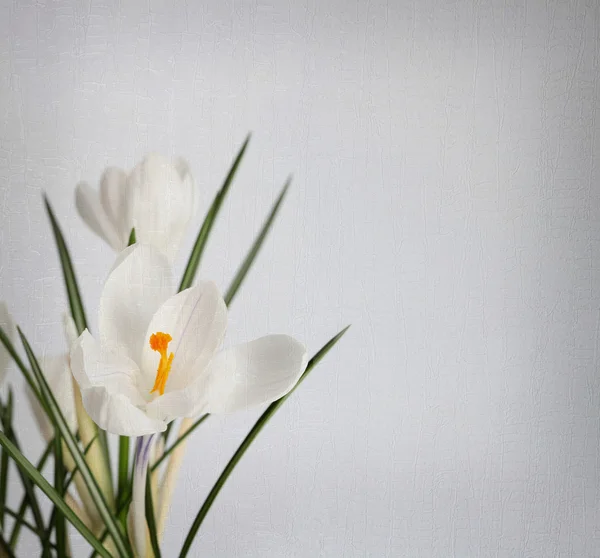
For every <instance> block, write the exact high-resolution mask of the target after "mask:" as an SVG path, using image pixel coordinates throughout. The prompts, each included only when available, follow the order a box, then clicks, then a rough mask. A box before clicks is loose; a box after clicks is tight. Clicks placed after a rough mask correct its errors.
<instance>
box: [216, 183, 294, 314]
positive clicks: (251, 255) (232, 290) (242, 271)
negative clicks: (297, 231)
mask: <svg viewBox="0 0 600 558" xmlns="http://www.w3.org/2000/svg"><path fill="white" fill-rule="evenodd" d="M291 182H292V178H291V177H290V178H288V179H287V181H286V183H285V184H284V186H283V188H282V190H281V193H280V194H279V196H278V197H277V199H276V200H275V203H274V204H273V207H272V209H271V212H270V213H269V215H268V217H267V219H266V220H265V222H264V224H263V226H262V228H261V229H260V232H259V233H258V236H257V237H256V240H255V241H254V243H253V244H252V247H251V248H250V251H249V252H248V254H247V255H246V258H245V259H244V261H243V262H242V265H241V266H240V268H239V269H238V271H237V273H236V274H235V277H234V278H233V281H232V282H231V285H230V286H229V289H227V293H226V294H225V304H227V306H229V305H230V304H231V301H232V300H233V297H234V296H235V295H236V293H237V292H238V289H239V288H240V287H241V285H242V282H243V281H244V279H245V278H246V274H247V273H248V271H249V270H250V267H252V264H253V263H254V260H255V259H256V256H257V255H258V252H259V251H260V248H261V246H262V245H263V242H264V241H265V238H266V237H267V234H269V231H270V230H271V227H272V226H273V222H274V221H275V217H277V213H278V212H279V208H280V207H281V204H282V202H283V199H284V198H285V195H286V194H287V191H288V188H289V187H290V184H291Z"/></svg>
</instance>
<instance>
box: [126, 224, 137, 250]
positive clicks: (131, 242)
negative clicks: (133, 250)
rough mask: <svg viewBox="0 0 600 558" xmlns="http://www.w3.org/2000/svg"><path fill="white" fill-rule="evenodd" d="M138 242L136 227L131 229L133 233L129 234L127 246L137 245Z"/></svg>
mask: <svg viewBox="0 0 600 558" xmlns="http://www.w3.org/2000/svg"><path fill="white" fill-rule="evenodd" d="M135 243H136V240H135V227H134V228H133V229H131V232H130V233H129V240H128V241H127V246H131V245H132V244H135Z"/></svg>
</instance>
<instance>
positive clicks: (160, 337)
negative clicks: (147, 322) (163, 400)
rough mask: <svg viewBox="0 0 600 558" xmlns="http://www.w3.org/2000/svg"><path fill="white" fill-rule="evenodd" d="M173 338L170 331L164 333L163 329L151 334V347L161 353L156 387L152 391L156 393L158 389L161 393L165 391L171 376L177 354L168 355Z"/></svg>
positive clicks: (155, 382)
mask: <svg viewBox="0 0 600 558" xmlns="http://www.w3.org/2000/svg"><path fill="white" fill-rule="evenodd" d="M172 340H173V338H172V337H171V336H170V335H169V334H168V333H163V332H162V331H157V332H156V333H153V334H152V335H151V336H150V348H151V349H152V350H153V351H156V352H157V353H159V354H160V361H159V363H158V369H157V370H156V379H155V380H154V387H153V388H152V391H151V392H150V393H154V392H155V391H158V393H160V395H163V394H164V393H165V385H166V384H167V378H168V377H169V372H170V371H171V364H172V363H173V357H174V356H175V355H174V354H173V353H171V354H170V355H169V356H167V349H168V348H169V343H170V342H171V341H172Z"/></svg>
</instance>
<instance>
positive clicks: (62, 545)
mask: <svg viewBox="0 0 600 558" xmlns="http://www.w3.org/2000/svg"><path fill="white" fill-rule="evenodd" d="M64 485H65V466H64V463H63V451H62V440H61V438H60V435H59V434H58V433H57V435H56V438H55V439H54V488H55V489H56V492H57V493H58V494H59V495H60V496H61V497H62V498H64V496H65V487H64ZM52 512H53V515H54V517H53V519H52V520H51V522H50V528H49V531H48V535H50V533H51V532H52V528H54V529H55V530H56V548H57V550H58V555H59V556H66V555H67V524H66V521H65V516H64V514H63V513H61V511H60V510H59V509H58V507H56V506H55V507H54V510H52ZM48 538H50V537H48Z"/></svg>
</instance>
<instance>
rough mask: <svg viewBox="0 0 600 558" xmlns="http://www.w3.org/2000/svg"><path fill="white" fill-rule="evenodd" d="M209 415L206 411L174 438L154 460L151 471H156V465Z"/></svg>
mask: <svg viewBox="0 0 600 558" xmlns="http://www.w3.org/2000/svg"><path fill="white" fill-rule="evenodd" d="M209 416H210V415H209V414H208V413H206V414H205V415H202V416H201V417H200V418H199V419H198V420H197V421H196V422H194V424H192V426H190V427H189V428H188V429H187V430H186V432H185V433H184V434H182V435H181V436H179V438H177V440H175V441H174V442H173V444H172V445H171V446H170V447H169V448H168V449H166V450H165V451H164V453H163V454H162V455H161V456H160V458H159V459H157V460H156V462H155V463H154V465H152V468H151V471H152V472H154V471H156V469H158V467H160V464H161V463H162V462H163V461H164V460H165V459H166V458H167V457H168V456H169V454H170V453H171V452H172V451H173V450H174V449H175V448H176V447H177V446H178V445H179V444H181V442H183V441H184V440H185V439H186V438H187V437H188V436H189V435H190V434H191V433H192V432H193V431H194V430H196V428H198V427H199V426H200V425H201V424H202V423H203V422H204V421H205V420H206V419H207V418H208V417H209Z"/></svg>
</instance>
